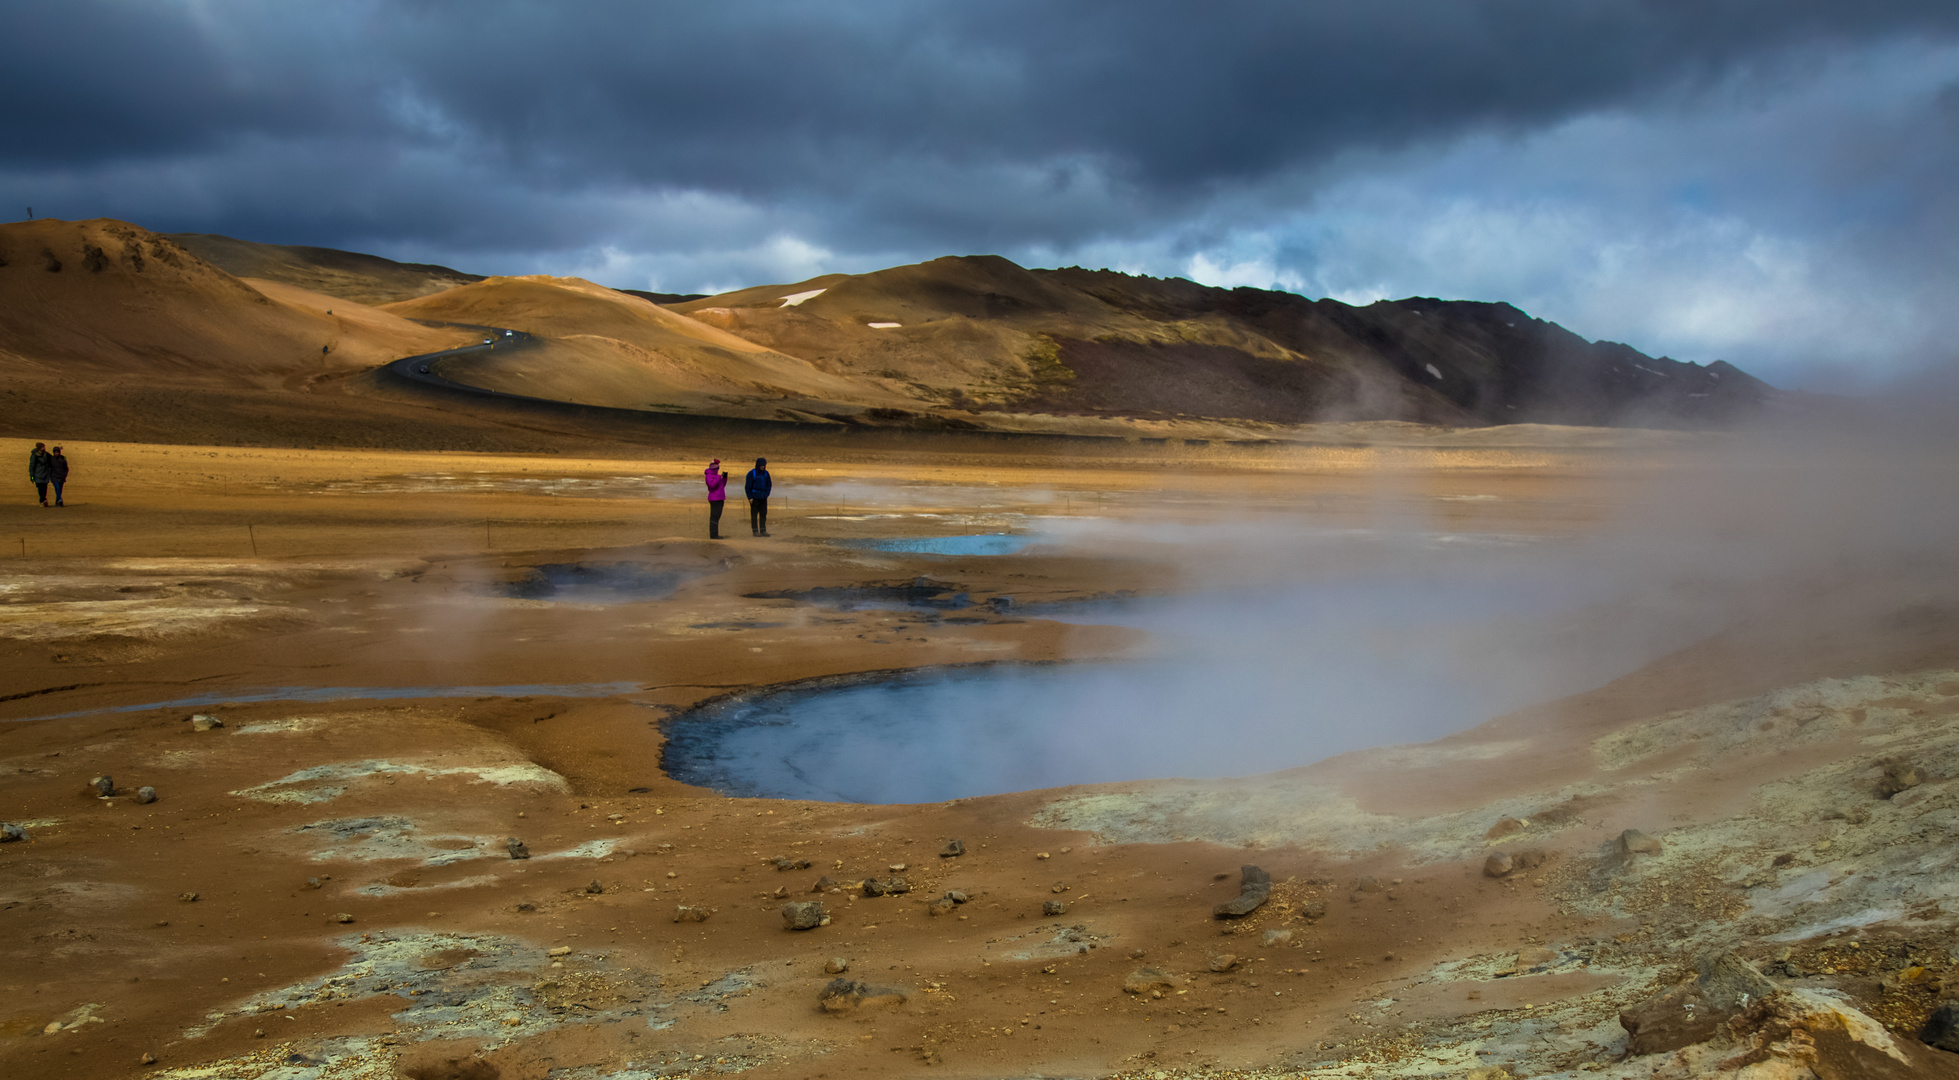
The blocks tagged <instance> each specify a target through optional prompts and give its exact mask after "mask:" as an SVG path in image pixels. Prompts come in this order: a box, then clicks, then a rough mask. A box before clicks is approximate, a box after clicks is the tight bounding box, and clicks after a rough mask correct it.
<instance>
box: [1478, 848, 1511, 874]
mask: <svg viewBox="0 0 1959 1080" xmlns="http://www.w3.org/2000/svg"><path fill="white" fill-rule="evenodd" d="M1515 869H1517V860H1515V859H1513V858H1511V857H1510V853H1509V852H1507V851H1492V852H1490V856H1489V858H1487V859H1484V860H1483V876H1484V877H1493V878H1500V877H1509V876H1510V872H1511V871H1513V870H1515Z"/></svg>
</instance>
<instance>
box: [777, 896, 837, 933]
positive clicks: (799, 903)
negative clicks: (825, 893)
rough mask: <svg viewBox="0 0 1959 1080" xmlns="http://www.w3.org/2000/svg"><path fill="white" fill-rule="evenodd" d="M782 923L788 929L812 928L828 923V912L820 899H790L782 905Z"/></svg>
mask: <svg viewBox="0 0 1959 1080" xmlns="http://www.w3.org/2000/svg"><path fill="white" fill-rule="evenodd" d="M782 925H783V927H784V928H786V929H789V930H814V929H816V928H817V927H819V926H828V925H830V913H829V911H827V910H826V909H825V908H824V907H823V901H821V900H792V901H790V902H789V903H787V904H784V905H782Z"/></svg>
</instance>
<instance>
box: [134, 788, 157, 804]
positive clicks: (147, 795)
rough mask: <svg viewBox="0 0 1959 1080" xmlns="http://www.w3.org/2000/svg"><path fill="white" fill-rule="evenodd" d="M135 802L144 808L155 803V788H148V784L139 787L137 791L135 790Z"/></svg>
mask: <svg viewBox="0 0 1959 1080" xmlns="http://www.w3.org/2000/svg"><path fill="white" fill-rule="evenodd" d="M136 801H137V802H139V803H142V804H144V805H145V806H147V805H149V804H150V803H153V802H155V801H156V789H155V788H153V787H150V786H149V785H148V784H145V785H143V786H142V787H139V788H137V789H136Z"/></svg>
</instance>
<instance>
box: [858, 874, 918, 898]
mask: <svg viewBox="0 0 1959 1080" xmlns="http://www.w3.org/2000/svg"><path fill="white" fill-rule="evenodd" d="M910 891H911V882H909V881H906V880H905V879H904V878H901V877H887V878H865V879H864V895H865V896H897V895H899V894H901V893H908V892H910Z"/></svg>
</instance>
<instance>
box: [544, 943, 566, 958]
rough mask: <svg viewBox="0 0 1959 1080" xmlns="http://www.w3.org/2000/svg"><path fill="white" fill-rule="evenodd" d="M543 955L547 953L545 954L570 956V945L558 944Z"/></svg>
mask: <svg viewBox="0 0 1959 1080" xmlns="http://www.w3.org/2000/svg"><path fill="white" fill-rule="evenodd" d="M545 955H547V956H570V955H571V946H569V945H560V946H558V947H557V948H555V949H552V950H551V951H550V952H549V953H546V954H545Z"/></svg>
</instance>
